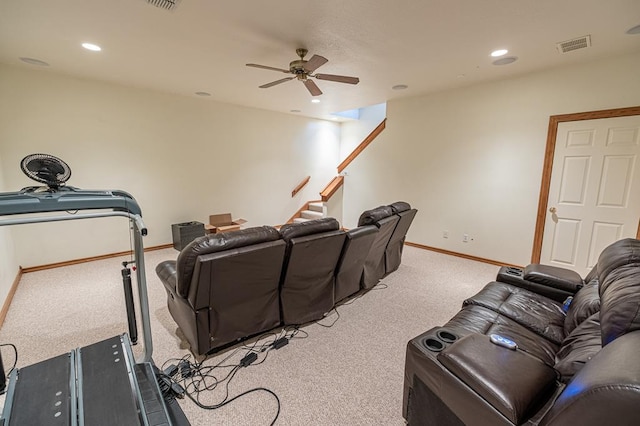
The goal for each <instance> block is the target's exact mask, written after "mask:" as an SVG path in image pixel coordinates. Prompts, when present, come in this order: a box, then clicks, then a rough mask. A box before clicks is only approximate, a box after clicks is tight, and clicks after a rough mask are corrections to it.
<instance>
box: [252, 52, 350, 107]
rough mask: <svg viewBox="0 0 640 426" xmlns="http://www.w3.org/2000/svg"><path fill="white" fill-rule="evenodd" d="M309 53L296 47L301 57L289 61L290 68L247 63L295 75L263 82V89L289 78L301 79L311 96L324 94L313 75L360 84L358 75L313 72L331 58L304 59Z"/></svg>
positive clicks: (313, 57) (319, 77)
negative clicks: (311, 78)
mask: <svg viewBox="0 0 640 426" xmlns="http://www.w3.org/2000/svg"><path fill="white" fill-rule="evenodd" d="M307 53H309V52H308V51H307V49H302V48H300V49H296V54H297V55H298V56H299V57H300V59H296V60H295V61H291V62H290V63H289V69H288V70H287V69H284V68H276V67H269V66H266V65H259V64H247V66H248V67H253V68H261V69H265V70H270V71H278V72H282V73H285V74H293V77H285V78H281V79H280V80H276V81H272V82H271V83H266V84H263V85H262V86H258V87H260V88H261V89H267V88H269V87H273V86H276V85H278V84H281V83H284V82H287V81H289V80H293V79H298V80H299V81H301V82H302V83H303V84H304V86H305V87H306V88H307V90H308V91H309V93H311V96H320V95H322V90H320V88H319V87H318V85H317V84H316V83H315V82H314V81H313V80H310V79H309V77H313V78H315V79H318V80H327V81H334V82H337V83H347V84H358V83H359V82H360V79H359V78H358V77H348V76H345V75H335V74H313V72H314V71H315V70H317V69H318V68H320V67H321V66H322V65H324V64H326V63H327V62H329V60H328V59H327V58H325V57H322V56H319V55H313V56H312V57H311V59H309V60H308V61H307V60H305V59H304V57H305V56H306V55H307Z"/></svg>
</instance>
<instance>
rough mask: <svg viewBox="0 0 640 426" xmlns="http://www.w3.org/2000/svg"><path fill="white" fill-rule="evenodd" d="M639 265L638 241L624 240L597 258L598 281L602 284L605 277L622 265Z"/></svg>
mask: <svg viewBox="0 0 640 426" xmlns="http://www.w3.org/2000/svg"><path fill="white" fill-rule="evenodd" d="M630 263H640V240H636V239H635V238H625V239H623V240H619V241H616V242H615V243H613V244H611V245H609V246H608V247H607V248H605V249H604V250H602V253H600V257H599V258H598V263H597V265H596V266H597V268H598V279H599V280H600V282H601V283H602V282H604V281H605V279H606V278H607V275H608V274H609V273H610V272H611V271H613V270H614V269H617V268H618V267H620V266H622V265H627V264H630Z"/></svg>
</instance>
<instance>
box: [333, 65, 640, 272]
mask: <svg viewBox="0 0 640 426" xmlns="http://www.w3.org/2000/svg"><path fill="white" fill-rule="evenodd" d="M513 66H517V63H516V64H514V65H513ZM638 70H640V54H634V55H627V56H622V57H616V58H609V59H606V60H602V61H599V62H594V63H590V64H584V65H580V66H572V67H567V68H562V69H555V70H551V71H545V72H539V73H535V74H529V75H526V76H522V77H519V78H514V79H509V80H502V81H497V82H493V83H488V84H482V85H476V86H470V87H467V88H463V89H458V90H451V91H446V92H440V93H435V94H431V95H428V96H422V97H416V98H411V99H402V100H395V101H390V102H389V103H388V105H387V126H386V130H385V131H384V132H383V133H382V134H381V135H380V136H379V137H378V139H376V141H374V143H373V144H371V145H370V146H369V148H367V149H366V150H365V151H364V153H363V154H362V155H361V156H360V157H358V159H357V160H356V161H355V162H353V163H352V165H351V166H350V167H349V168H348V169H347V171H348V173H349V176H347V178H346V179H345V189H344V212H343V216H344V225H345V226H347V227H353V226H355V222H354V221H355V220H357V215H358V214H359V213H360V212H362V211H363V210H365V209H368V208H371V207H374V206H377V205H380V204H387V203H389V202H393V201H396V200H399V199H402V200H406V201H408V202H409V203H411V204H412V205H413V206H415V207H417V208H418V209H419V212H418V215H417V216H416V219H415V222H414V224H413V226H412V228H411V229H410V231H409V235H408V240H409V241H412V242H416V243H419V244H424V245H428V246H433V247H438V248H442V249H446V250H452V251H455V252H460V253H466V254H470V255H474V256H479V257H483V258H488V259H493V260H497V261H501V262H508V263H515V264H527V263H529V261H530V256H531V249H532V245H533V234H534V227H535V220H536V210H537V205H538V195H539V191H540V181H541V173H542V164H543V157H544V150H545V143H546V136H547V127H548V121H549V116H551V115H556V114H565V113H574V112H582V111H591V110H600V109H608V108H618V107H626V106H636V105H640V78H639V77H638ZM445 230H446V231H448V232H449V238H448V239H444V238H443V237H442V233H443V231H445ZM464 233H468V234H469V235H470V237H471V238H472V239H473V241H471V242H468V243H463V242H462V236H463V234H464Z"/></svg>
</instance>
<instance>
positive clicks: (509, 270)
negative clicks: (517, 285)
mask: <svg viewBox="0 0 640 426" xmlns="http://www.w3.org/2000/svg"><path fill="white" fill-rule="evenodd" d="M504 272H505V273H506V274H509V275H515V276H516V277H521V276H523V274H524V271H523V270H522V269H520V268H515V267H513V266H508V267H507V269H506V270H505V271H504Z"/></svg>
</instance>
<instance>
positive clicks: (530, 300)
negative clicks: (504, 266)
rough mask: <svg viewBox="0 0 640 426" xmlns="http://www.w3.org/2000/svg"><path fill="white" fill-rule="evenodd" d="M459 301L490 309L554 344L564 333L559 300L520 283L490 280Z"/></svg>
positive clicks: (560, 341)
mask: <svg viewBox="0 0 640 426" xmlns="http://www.w3.org/2000/svg"><path fill="white" fill-rule="evenodd" d="M463 305H464V306H466V305H478V306H483V307H485V308H488V309H491V310H493V311H495V312H498V313H500V314H502V315H504V316H506V317H507V318H510V319H512V320H513V321H515V322H517V323H518V324H520V325H522V326H524V327H526V328H528V329H529V330H532V331H534V332H536V333H537V334H539V335H540V336H542V337H544V338H546V339H548V340H550V341H552V342H554V343H556V344H558V345H559V344H561V343H562V340H563V339H564V336H565V335H564V321H565V313H564V311H563V310H562V304H560V303H558V302H556V301H554V300H551V299H549V298H546V297H544V296H541V295H539V294H537V293H534V292H531V291H529V290H525V289H523V288H520V287H515V286H512V285H509V284H505V283H499V282H491V283H489V284H487V285H486V286H485V287H484V288H483V289H482V290H480V292H478V293H477V294H476V295H475V296H472V297H470V298H469V299H467V300H465V301H464V302H463Z"/></svg>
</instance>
